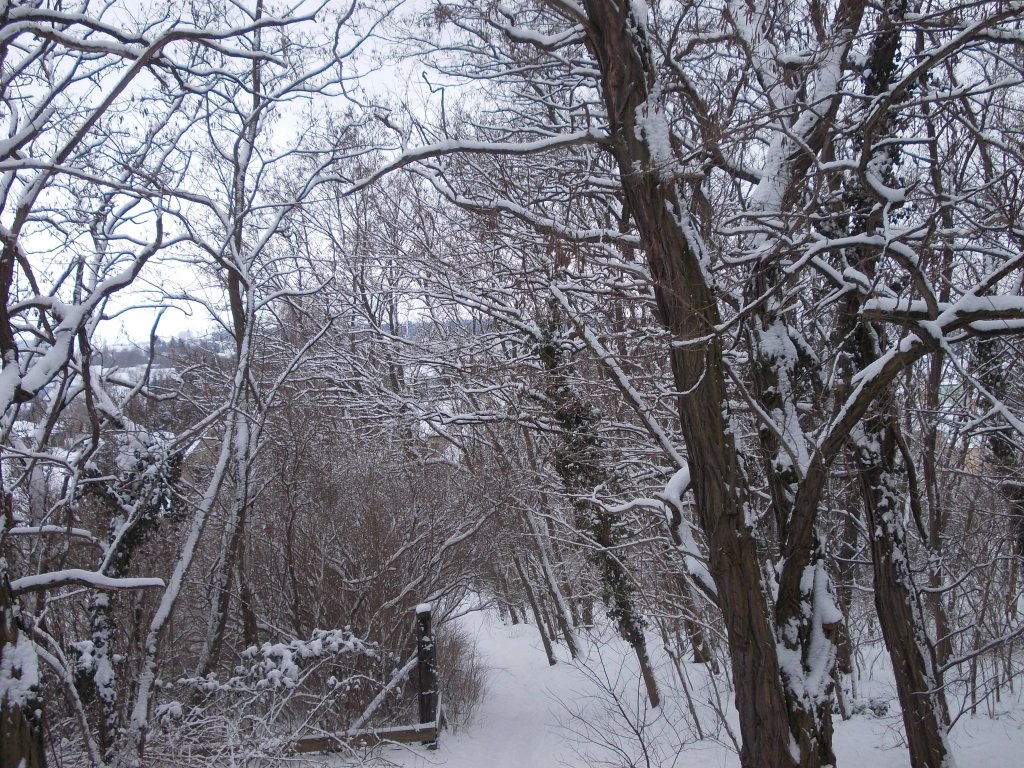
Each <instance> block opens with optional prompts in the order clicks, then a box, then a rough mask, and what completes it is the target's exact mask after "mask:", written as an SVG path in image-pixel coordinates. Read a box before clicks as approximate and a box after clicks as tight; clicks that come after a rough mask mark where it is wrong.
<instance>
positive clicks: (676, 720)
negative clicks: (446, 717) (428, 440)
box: [320, 612, 1024, 768]
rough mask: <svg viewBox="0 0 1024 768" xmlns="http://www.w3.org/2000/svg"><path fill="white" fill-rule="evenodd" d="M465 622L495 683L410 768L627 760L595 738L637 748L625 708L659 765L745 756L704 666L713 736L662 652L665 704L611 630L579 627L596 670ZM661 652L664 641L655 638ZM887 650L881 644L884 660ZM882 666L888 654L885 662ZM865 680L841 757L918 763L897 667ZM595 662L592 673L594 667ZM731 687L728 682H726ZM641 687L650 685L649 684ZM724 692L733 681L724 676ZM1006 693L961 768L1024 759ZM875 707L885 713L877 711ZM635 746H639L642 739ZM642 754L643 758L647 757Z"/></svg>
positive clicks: (536, 641) (411, 750)
mask: <svg viewBox="0 0 1024 768" xmlns="http://www.w3.org/2000/svg"><path fill="white" fill-rule="evenodd" d="M461 621H462V622H463V627H464V628H465V629H467V630H468V631H469V632H471V634H473V635H475V637H476V644H477V648H478V650H479V652H480V653H481V656H482V662H483V665H484V666H485V667H486V668H487V678H486V681H485V685H486V691H485V694H484V698H483V701H482V703H481V704H480V706H479V708H478V710H477V712H476V714H475V716H474V717H473V719H472V721H471V722H470V723H469V724H468V725H465V726H463V727H460V728H458V729H456V730H455V731H454V732H453V731H452V730H451V729H450V728H449V729H448V730H446V731H444V732H443V733H442V736H441V739H440V740H439V742H438V749H437V750H436V751H430V750H427V749H426V748H425V747H422V746H417V745H413V746H408V747H403V746H397V745H396V746H393V747H389V748H386V750H385V751H384V752H383V753H382V757H383V758H385V759H386V760H388V761H390V762H391V763H393V764H394V765H396V766H399V767H400V768H429V767H431V766H445V767H446V768H522V766H530V768H586V767H587V766H591V765H600V764H608V765H620V764H625V763H624V761H622V760H621V756H620V762H614V763H613V762H604V761H606V760H609V759H610V758H611V754H610V753H609V752H608V751H607V749H603V748H601V747H600V746H599V745H598V744H596V742H595V737H596V735H597V734H598V733H601V734H604V736H606V737H607V739H606V740H607V741H609V742H617V743H618V745H619V747H623V748H625V749H629V748H630V746H631V745H630V744H629V737H628V734H627V731H626V730H624V728H623V726H624V723H619V724H618V725H616V723H615V722H614V721H613V718H612V717H611V715H612V713H613V712H616V711H620V710H621V711H623V712H627V713H632V715H633V716H635V717H639V718H641V720H642V722H643V723H644V728H645V730H646V731H647V732H648V733H649V734H650V735H651V742H650V744H649V745H648V746H649V748H650V749H652V750H653V752H654V754H655V755H659V756H660V758H659V760H657V761H652V763H651V764H652V765H665V766H669V765H674V766H675V768H736V767H737V766H739V758H738V756H737V755H736V753H735V751H734V750H733V749H732V747H731V744H730V741H729V737H728V734H727V733H726V732H725V730H724V729H722V728H720V727H719V728H718V729H716V728H715V726H714V715H713V713H712V712H711V710H710V708H709V706H708V700H709V697H714V696H715V694H714V691H713V690H712V689H711V688H710V687H709V680H710V681H713V676H708V675H707V673H706V671H705V668H704V667H703V666H702V665H696V664H687V665H685V666H686V669H687V674H688V675H689V676H690V678H691V680H690V692H691V694H692V695H693V698H694V701H695V702H696V705H697V711H698V712H699V713H700V715H701V717H702V727H703V728H704V734H705V736H706V737H707V738H704V739H699V738H697V736H696V735H695V734H694V733H693V732H692V729H690V728H688V727H687V726H686V724H685V722H684V721H686V720H687V715H686V714H685V712H684V704H683V702H682V699H683V694H682V692H681V690H680V689H679V683H678V682H675V683H673V679H672V673H671V670H670V668H669V665H668V660H667V659H666V658H665V657H664V655H656V657H655V664H656V666H657V672H658V676H659V682H660V683H662V684H663V686H664V690H665V692H666V693H667V694H668V695H667V696H666V704H665V705H664V711H658V710H646V709H645V708H644V707H643V704H642V698H643V697H642V694H641V696H640V697H637V696H636V693H637V686H636V682H637V681H636V680H635V669H634V668H633V666H632V664H631V662H632V658H631V651H630V650H629V648H628V646H626V645H625V643H623V642H622V641H621V640H619V639H618V638H616V637H614V636H613V633H605V634H601V633H598V634H596V635H595V634H588V635H586V636H585V637H584V636H581V640H582V641H583V644H584V647H585V649H584V652H583V656H584V658H586V668H585V669H584V668H582V667H577V666H574V665H573V664H572V662H571V661H570V660H569V658H568V655H567V654H566V653H565V649H564V647H561V646H556V650H557V651H558V652H559V657H558V658H559V663H558V664H557V665H556V666H554V667H549V666H548V665H547V662H546V660H545V658H544V652H543V650H542V649H541V645H540V638H539V636H538V635H537V632H536V629H535V628H534V627H533V626H531V625H526V624H518V625H514V626H513V625H506V624H502V623H501V622H500V621H499V620H498V618H497V616H496V615H494V614H493V613H490V612H477V613H472V614H469V615H467V616H464V617H463V618H462V619H461ZM649 640H650V644H651V647H652V650H653V649H654V648H655V647H657V646H658V644H657V642H656V639H655V638H654V637H653V636H650V637H649ZM884 658H885V653H884V652H881V651H879V659H880V660H884ZM881 663H882V665H883V666H884V661H882V662H881ZM866 666H867V668H868V669H870V670H873V671H872V672H871V673H870V674H869V675H868V676H867V677H865V679H862V680H860V681H859V682H858V688H859V690H860V691H861V695H860V697H859V699H860V700H863V701H864V702H867V701H868V699H870V701H871V705H870V707H869V706H868V705H867V704H864V705H863V706H862V707H861V710H862V711H861V712H860V714H856V715H854V716H853V717H852V718H851V719H850V720H848V721H843V720H841V719H840V718H839V717H838V716H836V722H835V740H834V746H835V751H836V755H837V765H840V766H843V768H908V766H909V765H910V761H909V758H908V756H907V751H906V746H905V744H904V739H903V736H902V732H901V731H902V726H901V719H900V715H899V711H898V707H897V705H896V703H895V698H896V694H895V691H894V689H893V687H892V680H891V675H889V674H888V672H887V670H885V671H883V670H879V669H877V668H876V666H875V665H870V664H869V665H866ZM587 670H589V671H587ZM718 682H719V684H720V685H722V681H718ZM608 685H610V686H614V687H616V688H617V690H619V700H618V702H612V701H611V699H609V698H608V697H606V696H603V695H602V694H603V689H604V688H605V687H606V686H608ZM640 687H641V688H642V685H641V686H640ZM722 690H723V694H722V695H723V697H724V685H722ZM1011 699H1012V697H1007V698H1004V700H1003V703H1002V704H1000V705H998V706H999V707H1001V709H999V710H997V711H996V713H995V714H996V716H995V717H993V718H989V717H986V716H980V715H979V716H977V717H967V716H965V717H964V718H961V720H960V721H959V722H958V723H957V725H956V727H955V728H954V730H953V733H952V735H951V739H950V742H951V743H952V745H953V752H954V755H955V756H956V758H957V761H958V764H959V765H962V766H993V768H994V767H995V766H1011V765H1017V764H1019V760H1018V757H1019V754H1020V752H1021V750H1022V749H1024V702H1022V701H1020V700H1019V699H1018V700H1013V701H1011ZM721 704H722V706H723V708H724V710H725V711H726V712H727V713H728V717H729V718H730V720H731V723H730V726H731V727H732V728H733V729H735V725H736V724H735V713H734V711H733V709H732V707H731V705H730V703H729V702H728V701H725V700H723V701H722V702H721ZM872 708H874V710H875V712H873V711H872ZM633 746H635V745H633ZM320 759H321V760H322V761H323V763H324V764H327V765H331V766H335V767H336V768H340V766H343V765H347V763H346V762H345V761H344V760H343V759H342V758H341V757H338V756H333V757H328V756H324V757H322V758H320ZM637 764H643V763H642V762H641V763H637Z"/></svg>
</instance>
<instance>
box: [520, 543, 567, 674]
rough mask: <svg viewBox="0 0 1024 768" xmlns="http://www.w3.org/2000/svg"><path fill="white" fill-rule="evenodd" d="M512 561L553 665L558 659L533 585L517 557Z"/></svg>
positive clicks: (549, 660)
mask: <svg viewBox="0 0 1024 768" xmlns="http://www.w3.org/2000/svg"><path fill="white" fill-rule="evenodd" d="M512 562H513V563H515V566H516V572H517V573H518V574H519V580H520V581H522V582H523V589H524V590H525V591H526V599H527V600H528V601H529V603H530V609H531V610H532V611H533V618H534V620H535V621H536V622H537V631H538V632H540V641H541V642H542V643H543V644H544V653H545V655H546V656H547V657H548V664H549V665H550V666H552V667H553V666H555V664H557V663H558V660H557V659H556V658H555V652H554V651H553V650H552V648H551V640H550V639H549V638H548V635H547V632H546V631H545V630H544V620H543V619H542V618H541V615H540V606H539V605H537V597H536V596H535V595H534V593H533V587H532V586H530V580H529V578H527V576H526V571H525V570H523V564H522V562H520V560H519V557H518V556H515V555H513V557H512Z"/></svg>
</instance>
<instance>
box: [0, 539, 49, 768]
mask: <svg viewBox="0 0 1024 768" xmlns="http://www.w3.org/2000/svg"><path fill="white" fill-rule="evenodd" d="M2 524H3V523H0V525H2ZM0 562H2V560H0ZM35 665H36V659H35V652H34V651H33V650H32V648H31V645H30V643H29V642H28V640H27V639H26V638H25V637H23V636H21V632H20V630H19V627H18V624H17V619H16V618H15V608H14V599H13V597H12V595H11V589H10V583H9V582H8V579H7V572H6V569H3V568H0V670H2V671H3V674H4V676H5V677H6V676H10V677H11V678H12V680H24V681H26V682H27V681H28V680H29V679H31V678H32V677H34V671H35ZM27 666H31V668H26V667H27ZM33 688H34V686H33ZM33 688H27V689H26V690H20V689H19V688H18V686H16V685H12V686H9V690H8V689H5V691H4V692H2V693H0V768H43V766H44V765H45V764H46V761H45V757H44V753H43V729H42V726H41V723H40V722H39V719H38V715H37V713H38V712H39V711H40V706H41V705H40V703H39V702H38V701H37V699H36V697H35V691H34V690H33Z"/></svg>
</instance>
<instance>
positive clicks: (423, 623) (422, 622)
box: [416, 603, 437, 749]
mask: <svg viewBox="0 0 1024 768" xmlns="http://www.w3.org/2000/svg"><path fill="white" fill-rule="evenodd" d="M430 616H431V611H430V603H420V604H419V605H417V606H416V638H417V643H416V658H417V667H418V669H419V682H420V694H419V701H420V722H421V723H434V722H436V720H437V644H436V643H435V642H434V633H433V632H432V630H431V627H430ZM435 733H436V731H435ZM428 747H429V748H430V749H437V740H436V739H435V740H434V741H431V742H429V743H428Z"/></svg>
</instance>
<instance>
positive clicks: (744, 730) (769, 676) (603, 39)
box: [585, 0, 813, 768]
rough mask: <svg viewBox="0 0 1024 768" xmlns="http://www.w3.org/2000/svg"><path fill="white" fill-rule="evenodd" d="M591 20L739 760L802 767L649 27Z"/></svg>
mask: <svg viewBox="0 0 1024 768" xmlns="http://www.w3.org/2000/svg"><path fill="white" fill-rule="evenodd" d="M585 8H586V11H587V16H588V18H589V21H590V25H589V29H588V32H589V37H590V46H591V49H592V51H593V53H594V55H595V57H596V59H597V61H598V64H599V66H600V68H601V75H602V77H601V85H602V95H603V98H604V102H605V106H606V109H607V112H608V116H609V122H610V128H611V142H612V148H613V151H614V153H615V156H616V159H617V161H618V165H619V169H620V173H621V183H622V185H623V191H624V193H625V196H626V202H627V204H628V206H629V208H630V210H631V211H632V213H633V217H634V220H635V221H636V224H637V229H638V231H639V233H640V237H641V241H642V243H643V246H644V250H645V251H646V254H647V258H648V262H649V265H650V269H651V274H652V276H653V278H654V284H655V295H656V298H657V303H658V309H659V313H660V317H661V320H662V322H663V323H664V325H665V326H666V327H667V328H668V329H669V330H670V331H671V332H672V334H673V336H674V337H675V339H676V341H677V344H676V345H675V346H674V347H673V351H672V369H673V374H674V377H675V383H676V388H677V389H678V391H680V392H682V393H684V394H683V395H681V396H680V397H679V416H680V422H681V427H682V431H683V435H684V438H685V440H686V445H687V449H688V451H689V456H690V476H691V478H692V490H693V493H694V497H695V501H696V506H697V510H698V513H699V515H700V518H701V524H702V527H703V529H704V532H705V534H706V536H707V540H708V549H709V566H710V568H709V570H710V572H711V575H712V578H713V579H714V580H715V584H716V585H717V587H718V593H719V596H720V603H721V608H722V616H723V619H724V622H725V627H726V632H727V635H728V641H729V649H730V657H731V659H732V666H733V673H734V680H735V685H736V707H737V709H738V710H739V715H740V731H741V734H742V737H743V747H742V752H741V755H740V759H741V762H742V764H743V765H744V766H747V767H749V768H754V767H755V766H766V765H771V766H774V768H786V767H787V766H795V765H797V758H796V757H795V756H794V755H793V753H792V751H791V744H792V742H793V737H792V734H791V732H790V727H789V717H788V714H787V704H786V699H785V695H784V693H783V689H782V683H781V678H780V674H779V662H778V657H777V655H776V642H775V635H774V632H773V630H772V626H771V623H770V621H769V618H768V612H767V600H766V596H765V595H764V593H763V591H762V582H761V569H760V565H759V558H758V553H757V549H756V547H755V544H754V540H753V537H752V535H751V532H750V529H749V527H748V525H747V519H746V502H747V498H746V496H747V487H746V486H747V483H746V478H745V476H744V469H743V465H742V460H741V457H740V455H739V453H738V451H737V445H736V442H735V436H734V435H733V433H732V431H731V429H730V425H729V424H728V423H727V419H726V414H725V410H726V408H727V407H728V400H727V398H726V392H725V381H724V370H723V366H722V349H721V343H720V341H719V340H718V338H717V334H716V331H715V326H716V325H717V324H718V323H719V320H720V317H719V312H718V307H717V305H716V301H715V297H714V294H713V293H712V290H711V287H710V286H709V285H708V283H707V279H706V274H705V272H704V263H703V262H704V260H705V254H704V253H703V246H702V244H701V242H700V240H699V236H698V234H697V231H696V229H695V228H694V226H693V223H692V221H691V220H690V216H689V212H688V211H687V210H686V208H685V206H684V205H683V204H682V203H681V201H680V200H679V198H678V193H677V190H676V189H675V185H674V183H672V182H670V181H666V180H663V179H662V178H660V176H659V171H658V163H657V162H656V161H655V160H654V158H653V157H652V153H651V148H650V146H649V145H648V142H647V141H646V140H645V133H644V129H643V127H642V126H641V125H640V124H639V118H640V117H641V116H646V117H647V118H648V119H652V118H653V119H658V118H659V115H657V114H656V112H657V111H658V110H659V109H660V108H661V107H660V105H658V104H656V103H651V101H650V97H651V95H652V93H654V92H656V88H655V85H656V83H655V81H654V64H653V61H652V60H651V58H650V51H649V48H647V47H646V46H647V41H646V40H645V39H642V38H643V36H644V32H643V30H642V22H641V21H640V20H638V19H637V18H636V17H635V14H634V12H633V10H632V7H631V6H630V5H629V4H626V3H623V4H622V5H621V6H620V5H619V4H617V3H614V2H611V1H610V0H587V2H586V3H585ZM660 119H661V120H662V121H664V120H665V117H664V115H660ZM810 764H813V763H810Z"/></svg>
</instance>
